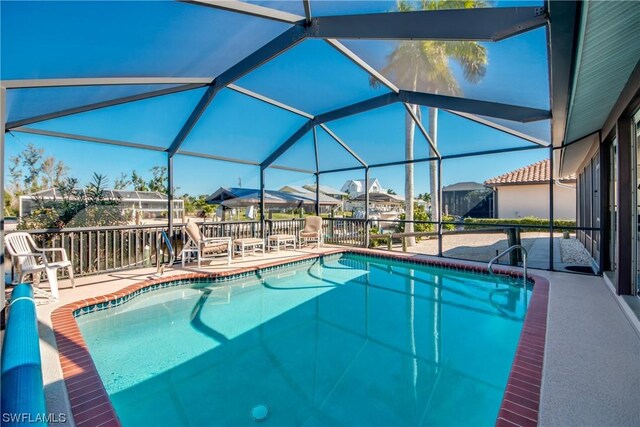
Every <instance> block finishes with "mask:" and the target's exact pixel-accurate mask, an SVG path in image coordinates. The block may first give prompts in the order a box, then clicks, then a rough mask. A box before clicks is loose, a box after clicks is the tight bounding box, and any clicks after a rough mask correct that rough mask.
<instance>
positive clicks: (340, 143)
mask: <svg viewBox="0 0 640 427" xmlns="http://www.w3.org/2000/svg"><path fill="white" fill-rule="evenodd" d="M320 127H321V128H322V129H323V130H324V131H325V132H326V133H327V134H328V135H329V136H330V137H331V138H333V140H334V141H335V142H337V143H338V144H339V145H340V146H341V147H342V148H344V149H345V150H346V151H347V152H348V153H349V154H351V156H352V157H353V158H354V159H356V160H357V161H358V163H360V164H361V165H362V166H364V167H365V168H366V167H368V165H367V163H366V162H365V161H364V160H362V158H361V157H360V156H358V154H357V153H356V152H355V151H353V150H352V149H351V147H349V145H347V144H346V143H345V142H344V141H343V140H342V139H340V138H339V137H338V135H336V134H335V133H333V131H332V130H331V129H329V127H328V126H327V125H326V124H324V123H323V124H321V125H320Z"/></svg>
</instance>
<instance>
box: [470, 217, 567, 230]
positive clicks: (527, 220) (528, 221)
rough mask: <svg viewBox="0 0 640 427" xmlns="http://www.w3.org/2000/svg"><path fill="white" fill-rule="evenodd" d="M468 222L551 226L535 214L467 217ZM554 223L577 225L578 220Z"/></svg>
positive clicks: (559, 220)
mask: <svg viewBox="0 0 640 427" xmlns="http://www.w3.org/2000/svg"><path fill="white" fill-rule="evenodd" d="M464 222H465V223H466V224H481V225H495V224H501V225H502V224H509V225H538V226H540V227H547V228H548V227H549V219H545V218H536V217H533V216H527V217H524V218H465V219H464ZM553 225H554V226H555V227H557V228H562V227H575V226H576V221H575V220H570V219H554V220H553Z"/></svg>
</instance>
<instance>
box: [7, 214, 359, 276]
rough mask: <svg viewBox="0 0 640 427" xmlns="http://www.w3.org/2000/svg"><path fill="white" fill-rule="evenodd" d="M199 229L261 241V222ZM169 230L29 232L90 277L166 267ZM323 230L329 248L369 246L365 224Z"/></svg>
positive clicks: (180, 231)
mask: <svg viewBox="0 0 640 427" xmlns="http://www.w3.org/2000/svg"><path fill="white" fill-rule="evenodd" d="M198 225H199V226H200V228H201V230H202V232H203V233H204V235H205V236H207V237H220V236H228V237H231V238H232V239H238V238H243V237H260V236H262V229H261V223H260V221H224V222H204V223H199V224H198ZM184 227H185V224H175V225H174V227H173V233H168V234H169V235H170V236H171V244H172V245H173V248H174V250H175V254H176V256H177V257H178V258H180V256H181V255H180V254H181V252H182V248H183V246H184V244H185V242H186V240H187V236H186V232H185V230H184ZM303 228H304V219H301V218H295V219H287V220H267V221H266V222H265V229H266V234H267V235H272V234H294V235H297V234H298V232H299V231H300V230H302V229H303ZM166 229H167V227H166V226H164V225H161V224H157V225H139V226H136V225H125V226H112V227H86V228H63V229H47V230H25V231H27V232H28V233H29V234H31V235H32V237H33V238H34V240H35V241H36V243H37V244H38V245H39V246H42V247H46V248H62V249H64V250H65V251H66V253H67V256H68V257H69V260H70V261H71V263H72V265H73V269H74V274H75V275H76V276H86V275H91V274H99V273H106V272H112V271H117V270H125V269H131V268H140V267H151V266H154V265H156V261H157V259H158V256H160V257H162V258H161V261H162V262H167V261H168V259H169V256H168V251H167V250H166V248H165V250H164V251H162V253H160V254H159V253H157V249H156V247H157V246H156V243H157V239H158V238H159V237H158V236H159V233H160V232H161V231H162V230H166ZM323 229H324V233H325V242H327V243H332V244H342V245H350V246H363V245H364V244H365V221H364V220H353V219H342V218H339V219H325V220H324V221H323ZM9 233H11V232H9ZM161 243H162V242H161ZM160 246H161V247H163V246H162V245H160ZM5 259H7V260H8V259H10V257H9V256H7V257H5ZM10 268H11V266H7V271H8V270H9V269H10ZM60 271H61V272H62V270H60ZM65 274H66V270H65Z"/></svg>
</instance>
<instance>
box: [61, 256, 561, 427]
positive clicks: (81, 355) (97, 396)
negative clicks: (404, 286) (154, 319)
mask: <svg viewBox="0 0 640 427" xmlns="http://www.w3.org/2000/svg"><path fill="white" fill-rule="evenodd" d="M338 253H360V254H366V255H372V256H375V257H379V258H386V259H394V260H400V261H410V262H413V263H417V264H422V265H431V266H437V267H445V268H452V269H456V270H463V271H472V272H478V273H486V272H487V269H486V267H480V266H475V265H469V264H465V263H464V262H460V261H450V260H442V259H438V260H434V259H431V258H424V257H423V256H420V255H415V254H404V253H389V252H382V251H379V250H372V249H359V248H358V249H355V248H354V249H351V248H350V249H336V250H331V251H326V252H324V253H321V254H308V255H301V256H297V257H292V258H288V259H286V260H279V261H276V262H270V263H264V264H261V265H260V266H256V267H246V268H238V269H235V270H229V271H224V272H214V273H188V274H177V275H172V276H167V277H163V278H158V279H153V280H146V281H143V282H139V283H135V284H132V285H129V286H127V287H125V288H123V289H121V290H119V291H117V292H114V293H110V294H105V295H101V296H98V297H95V298H87V299H83V300H80V301H76V302H73V303H70V304H66V305H64V306H61V307H59V308H57V309H56V310H54V311H53V313H52V314H51V321H52V325H53V331H54V334H55V337H56V343H57V347H58V355H59V358H60V366H61V368H62V376H63V378H64V382H65V385H66V388H67V394H68V397H69V403H70V405H71V412H72V414H73V419H74V421H75V424H76V426H78V427H84V426H91V427H99V426H105V427H106V426H120V425H121V423H120V420H119V419H118V416H117V414H116V412H115V410H114V408H113V405H112V404H111V401H110V399H109V395H108V394H107V391H106V390H105V388H104V384H103V383H102V380H101V379H100V376H99V374H98V371H97V369H96V366H95V364H94V363H93V359H92V358H91V354H90V353H89V349H88V348H87V344H86V342H85V341H84V338H83V337H82V334H81V333H80V328H79V327H78V324H77V322H76V320H75V318H74V316H73V313H74V312H75V311H76V310H78V309H81V308H83V307H88V306H92V305H95V304H100V303H105V302H109V301H113V300H116V299H118V298H122V297H124V296H126V295H130V294H133V293H134V292H136V291H139V290H141V289H144V288H147V287H150V286H153V285H156V284H159V283H165V282H173V281H178V280H190V279H202V278H220V277H228V276H233V275H236V274H241V273H249V272H254V271H258V270H262V269H265V268H269V267H275V266H279V265H285V264H289V263H292V262H297V261H304V260H308V259H314V258H319V257H321V256H325V255H332V254H338ZM496 273H500V274H507V275H511V276H514V277H518V276H519V277H522V274H521V273H518V272H515V271H512V270H506V269H496ZM529 278H530V279H531V280H533V282H534V287H533V294H532V296H531V300H530V302H529V308H528V310H527V314H526V317H525V321H524V325H523V327H522V332H521V334H520V341H519V342H518V347H517V350H516V355H515V358H514V361H513V365H512V367H511V373H510V374H509V380H508V382H507V387H506V389H505V393H504V396H503V400H502V405H501V407H500V412H499V415H498V419H497V421H496V425H497V426H513V425H517V426H533V425H537V422H538V410H539V407H540V386H541V384H542V366H543V360H544V347H545V336H546V328H547V305H548V304H547V303H548V298H549V282H548V281H547V280H546V279H545V278H543V277H540V276H535V275H529Z"/></svg>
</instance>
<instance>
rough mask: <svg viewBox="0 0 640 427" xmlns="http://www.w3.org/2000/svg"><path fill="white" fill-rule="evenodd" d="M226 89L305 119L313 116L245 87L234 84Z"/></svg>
mask: <svg viewBox="0 0 640 427" xmlns="http://www.w3.org/2000/svg"><path fill="white" fill-rule="evenodd" d="M227 89H231V90H233V91H235V92H238V93H241V94H243V95H246V96H249V97H251V98H253V99H257V100H259V101H262V102H265V103H267V104H270V105H273V106H274V107H278V108H281V109H283V110H285V111H289V112H290V113H293V114H297V115H298V116H301V117H305V118H307V119H313V117H314V116H313V114H309V113H307V112H305V111H302V110H298V109H297V108H295V107H292V106H290V105H287V104H284V103H282V102H280V101H276V100H275V99H272V98H269V97H267V96H264V95H261V94H259V93H256V92H254V91H251V90H249V89H245V88H243V87H240V86H238V85H235V84H230V85H228V86H227Z"/></svg>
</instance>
